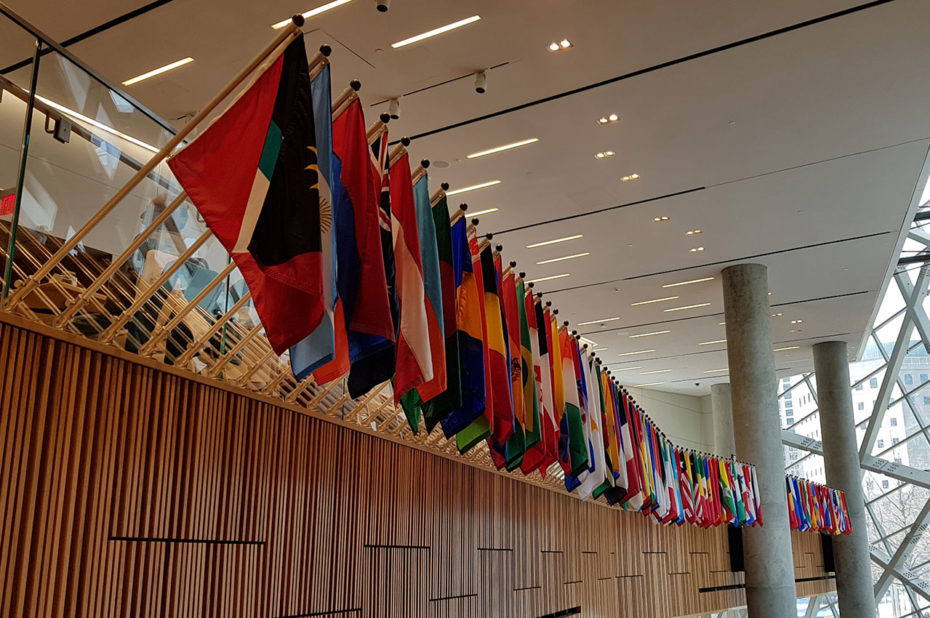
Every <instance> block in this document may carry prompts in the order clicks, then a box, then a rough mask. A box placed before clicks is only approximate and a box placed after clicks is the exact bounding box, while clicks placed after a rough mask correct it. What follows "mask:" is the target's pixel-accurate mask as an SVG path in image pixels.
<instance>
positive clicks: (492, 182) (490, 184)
mask: <svg viewBox="0 0 930 618" xmlns="http://www.w3.org/2000/svg"><path fill="white" fill-rule="evenodd" d="M500 183H501V181H500V180H489V181H488V182H482V183H479V184H476V185H471V186H470V187H462V188H461V189H455V190H454V191H446V195H458V194H459V193H465V192H466V191H474V190H475V189H484V188H485V187H493V186H494V185H499V184H500Z"/></svg>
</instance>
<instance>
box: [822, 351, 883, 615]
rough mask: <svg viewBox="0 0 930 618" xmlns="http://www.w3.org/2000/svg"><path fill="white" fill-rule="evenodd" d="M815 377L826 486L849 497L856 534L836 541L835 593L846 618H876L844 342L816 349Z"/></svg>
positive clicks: (834, 553)
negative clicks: (839, 490) (841, 491)
mask: <svg viewBox="0 0 930 618" xmlns="http://www.w3.org/2000/svg"><path fill="white" fill-rule="evenodd" d="M814 371H815V373H816V375H817V406H818V408H819V409H820V427H821V434H822V435H823V461H824V470H825V472H826V475H827V484H828V485H830V486H831V487H835V488H836V489H841V490H843V491H844V492H846V506H847V507H849V516H850V518H851V520H852V527H853V531H852V534H848V535H845V534H841V535H839V536H835V537H833V557H834V558H835V560H836V591H837V597H838V599H839V603H840V615H841V616H843V618H866V617H867V618H873V617H874V616H875V597H874V596H873V591H872V573H871V572H870V570H869V566H870V564H871V560H870V559H869V539H868V536H867V534H866V527H865V500H864V498H863V495H862V479H861V475H862V471H861V470H860V468H859V447H858V445H857V444H856V423H855V420H854V419H853V405H852V393H851V392H850V390H849V388H850V385H849V361H848V360H847V356H846V342H845V341H825V342H823V343H818V344H816V345H815V346H814Z"/></svg>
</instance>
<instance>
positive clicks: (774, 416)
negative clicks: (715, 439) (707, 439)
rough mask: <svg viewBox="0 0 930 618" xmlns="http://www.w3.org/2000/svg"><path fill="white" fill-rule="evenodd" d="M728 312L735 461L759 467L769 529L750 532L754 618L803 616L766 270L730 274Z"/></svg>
mask: <svg viewBox="0 0 930 618" xmlns="http://www.w3.org/2000/svg"><path fill="white" fill-rule="evenodd" d="M722 274H723V311H724V318H725V319H726V323H727V324H726V327H727V359H728V362H729V368H730V395H731V400H732V403H733V432H734V437H735V439H736V456H737V457H738V458H739V459H741V460H743V461H746V462H749V463H752V464H755V466H756V469H757V473H758V477H759V493H760V494H761V495H760V497H761V501H762V513H763V515H764V518H765V525H763V526H761V527H753V528H744V529H743V562H744V563H745V565H746V605H747V608H748V610H749V616H751V618H785V616H795V615H797V600H796V597H797V593H796V592H795V587H794V560H793V558H792V554H791V530H790V528H789V525H788V501H787V498H786V492H785V461H784V455H783V454H782V445H781V426H780V425H781V423H780V420H779V415H778V399H777V396H776V392H775V387H776V378H775V355H774V353H773V352H772V335H771V330H770V329H771V311H770V310H769V299H768V277H767V274H766V267H765V266H764V265H762V264H739V265H737V266H730V267H729V268H725V269H724V270H723V273H722Z"/></svg>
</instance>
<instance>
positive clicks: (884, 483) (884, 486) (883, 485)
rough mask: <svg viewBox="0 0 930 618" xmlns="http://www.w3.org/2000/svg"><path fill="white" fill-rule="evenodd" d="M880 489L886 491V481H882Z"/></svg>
mask: <svg viewBox="0 0 930 618" xmlns="http://www.w3.org/2000/svg"><path fill="white" fill-rule="evenodd" d="M882 489H888V481H882Z"/></svg>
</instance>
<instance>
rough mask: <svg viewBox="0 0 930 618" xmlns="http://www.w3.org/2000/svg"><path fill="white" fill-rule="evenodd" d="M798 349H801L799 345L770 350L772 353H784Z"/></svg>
mask: <svg viewBox="0 0 930 618" xmlns="http://www.w3.org/2000/svg"><path fill="white" fill-rule="evenodd" d="M800 347H801V346H799V345H790V346H788V347H786V348H775V349H774V350H772V351H773V352H786V351H788V350H797V349H798V348H800Z"/></svg>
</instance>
